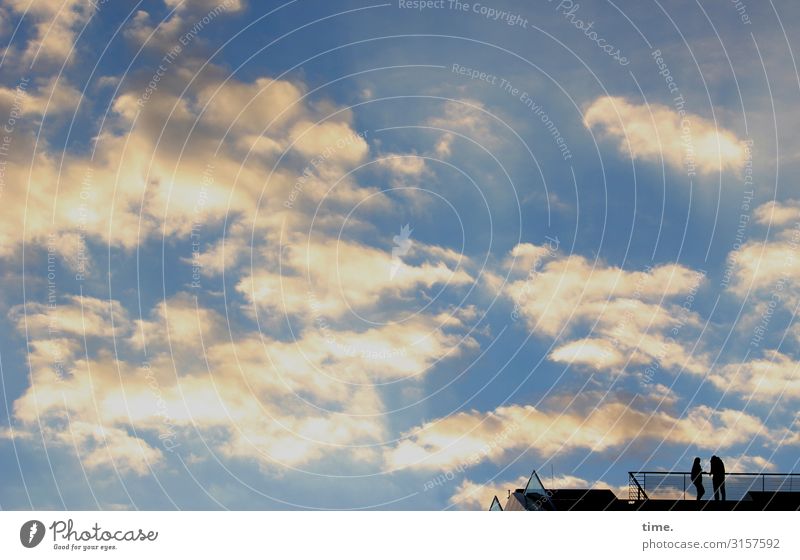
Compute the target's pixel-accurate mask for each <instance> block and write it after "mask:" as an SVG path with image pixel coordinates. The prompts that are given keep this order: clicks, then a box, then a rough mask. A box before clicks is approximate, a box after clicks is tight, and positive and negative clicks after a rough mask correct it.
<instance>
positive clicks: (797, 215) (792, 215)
mask: <svg viewBox="0 0 800 560" xmlns="http://www.w3.org/2000/svg"><path fill="white" fill-rule="evenodd" d="M753 221H755V222H756V223H757V224H761V225H770V226H773V227H776V228H779V229H782V228H785V227H787V226H789V225H792V224H795V223H797V222H798V221H800V200H785V201H777V200H772V201H770V202H765V203H764V204H762V205H761V206H759V207H757V208H756V209H755V210H754V211H753Z"/></svg>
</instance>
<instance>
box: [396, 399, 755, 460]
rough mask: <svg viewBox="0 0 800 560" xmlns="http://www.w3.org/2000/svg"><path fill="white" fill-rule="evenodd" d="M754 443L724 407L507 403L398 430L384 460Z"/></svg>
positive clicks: (745, 417) (740, 416) (742, 420)
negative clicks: (681, 410) (679, 410)
mask: <svg viewBox="0 0 800 560" xmlns="http://www.w3.org/2000/svg"><path fill="white" fill-rule="evenodd" d="M640 405H641V402H640ZM758 437H769V433H768V432H767V431H766V428H765V427H764V425H763V424H762V423H761V421H760V420H759V419H758V418H756V417H755V416H752V415H749V414H747V413H744V412H741V411H737V410H732V409H716V410H715V409H712V408H710V407H707V406H696V407H693V408H691V409H689V410H688V411H687V412H686V414H685V415H683V416H680V417H676V416H673V415H671V414H669V413H668V412H666V411H664V410H660V411H652V412H650V411H647V410H644V409H640V408H634V407H633V406H629V404H628V403H624V402H621V401H613V400H605V401H601V402H599V403H588V406H587V403H584V404H583V405H582V406H580V407H575V408H573V409H569V410H563V411H557V410H545V409H540V408H537V407H533V406H530V405H527V406H521V405H509V406H501V407H499V408H497V409H495V410H493V411H490V412H478V411H475V410H473V411H469V412H460V413H458V414H454V415H451V416H448V417H445V418H439V419H436V420H432V421H430V422H426V423H424V424H422V425H421V426H418V427H417V428H415V429H413V430H409V431H408V432H406V433H405V434H404V436H403V439H402V441H400V442H399V443H398V444H397V445H396V446H395V447H394V448H393V449H391V450H390V451H388V452H387V453H386V454H385V461H386V464H387V466H388V467H390V468H412V469H443V468H454V467H456V466H458V465H459V464H469V465H471V464H477V463H479V462H481V461H483V460H489V461H491V462H493V463H498V464H499V463H501V462H503V461H505V460H507V458H508V456H509V454H510V453H511V452H523V451H526V450H528V449H533V450H535V451H536V452H537V453H538V454H539V455H540V456H543V457H546V456H549V455H551V454H553V453H562V452H566V451H569V450H573V449H585V450H588V451H592V452H598V451H604V450H607V449H615V448H620V447H622V446H623V445H625V444H627V443H629V442H631V441H633V440H636V441H640V442H641V441H646V440H650V441H655V442H663V443H672V444H678V445H686V446H695V445H696V446H706V447H711V448H715V449H725V448H728V447H730V446H733V445H736V444H740V443H745V442H750V441H752V440H753V439H755V438H758Z"/></svg>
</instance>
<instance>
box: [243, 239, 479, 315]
mask: <svg viewBox="0 0 800 560" xmlns="http://www.w3.org/2000/svg"><path fill="white" fill-rule="evenodd" d="M425 252H426V250H425V249H423V248H418V249H417V254H424V253H425ZM427 252H428V253H429V254H432V255H434V256H435V257H438V258H436V259H435V260H433V261H432V262H431V260H425V261H424V262H421V263H419V264H409V263H406V262H405V260H403V259H405V258H406V257H400V258H396V257H393V256H392V252H391V245H390V244H389V243H387V247H386V248H385V249H377V248H375V247H371V246H368V245H365V244H362V243H358V242H355V241H345V240H338V241H337V242H335V245H334V244H333V241H332V240H328V241H325V242H318V241H316V240H308V241H302V240H301V241H299V242H297V243H294V244H291V245H290V246H289V247H288V248H287V250H286V251H285V252H284V255H283V259H282V264H281V271H280V274H279V273H278V272H272V271H270V270H261V271H257V272H255V273H253V274H252V275H249V276H244V277H243V278H242V280H241V281H240V282H239V283H238V284H237V290H238V291H239V292H241V293H242V294H243V295H244V296H245V297H247V298H248V300H249V301H250V302H251V304H253V305H257V306H259V307H260V308H263V309H265V310H268V311H276V312H278V313H287V314H290V315H304V316H306V317H307V318H308V320H309V321H313V320H316V319H315V317H321V316H322V317H329V318H339V317H342V316H344V315H345V314H347V313H350V312H351V311H352V310H355V309H364V308H368V307H372V306H375V305H376V304H377V303H378V302H379V301H380V300H381V299H382V298H384V297H399V296H400V295H402V294H407V293H409V292H410V291H412V290H415V289H417V288H421V287H427V288H430V287H432V286H436V285H453V286H465V285H468V284H470V283H471V282H472V281H473V278H472V277H471V276H470V274H469V273H468V272H467V271H466V270H464V269H463V267H459V268H455V267H452V268H451V266H449V265H448V264H446V262H445V257H447V255H445V254H443V253H442V252H441V251H438V252H437V250H436V249H435V248H430V249H428V250H427Z"/></svg>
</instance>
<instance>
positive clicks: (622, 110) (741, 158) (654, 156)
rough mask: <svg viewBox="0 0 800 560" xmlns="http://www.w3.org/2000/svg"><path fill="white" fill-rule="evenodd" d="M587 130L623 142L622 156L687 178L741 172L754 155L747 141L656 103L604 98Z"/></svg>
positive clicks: (587, 118)
mask: <svg viewBox="0 0 800 560" xmlns="http://www.w3.org/2000/svg"><path fill="white" fill-rule="evenodd" d="M681 110H683V109H681ZM584 124H585V125H586V127H587V128H590V129H597V130H599V131H600V132H601V133H602V134H604V135H605V136H607V137H609V138H611V139H613V140H617V141H618V149H619V152H620V154H622V155H626V154H630V156H631V157H633V158H636V159H643V160H645V161H651V162H658V161H660V160H661V159H663V160H664V161H665V162H666V163H667V164H668V165H670V166H672V167H673V168H674V169H676V170H683V171H687V172H692V171H693V170H695V169H696V171H697V172H699V173H715V172H719V171H722V170H726V169H732V170H737V169H741V168H742V167H743V165H744V163H745V160H746V158H747V153H748V152H747V150H748V148H747V146H746V145H745V143H744V142H743V141H742V140H740V139H739V138H737V136H736V135H735V134H734V133H733V132H730V131H728V130H725V129H724V128H721V127H719V126H718V125H717V123H716V122H714V121H711V120H708V119H706V118H703V117H701V116H699V115H696V114H692V113H688V112H686V113H685V115H682V114H680V113H679V112H678V110H675V109H673V108H670V107H667V106H664V105H659V104H656V103H650V104H642V105H637V104H635V103H631V102H629V101H628V100H626V99H624V98H621V97H599V98H597V99H595V100H594V101H593V102H592V103H591V104H590V105H589V106H588V107H587V108H586V111H585V114H584Z"/></svg>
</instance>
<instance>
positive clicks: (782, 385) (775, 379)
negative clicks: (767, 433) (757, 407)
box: [708, 350, 800, 403]
mask: <svg viewBox="0 0 800 560" xmlns="http://www.w3.org/2000/svg"><path fill="white" fill-rule="evenodd" d="M799 374H800V363H798V362H796V361H795V360H794V359H793V358H791V357H789V356H787V355H786V354H782V353H781V352H778V351H777V350H773V351H766V352H765V354H764V356H763V357H759V358H753V359H750V360H748V361H746V362H740V363H731V364H727V365H724V366H722V367H718V368H715V369H714V370H713V371H712V372H711V373H710V374H709V376H708V379H709V381H711V382H712V383H713V384H714V386H716V387H717V388H718V389H719V390H720V391H725V392H727V393H733V394H735V395H739V396H740V397H741V398H743V399H747V400H750V399H752V400H754V401H756V402H765V403H766V402H770V403H774V402H777V401H784V402H785V401H794V400H796V399H799V398H800V375H799Z"/></svg>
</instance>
